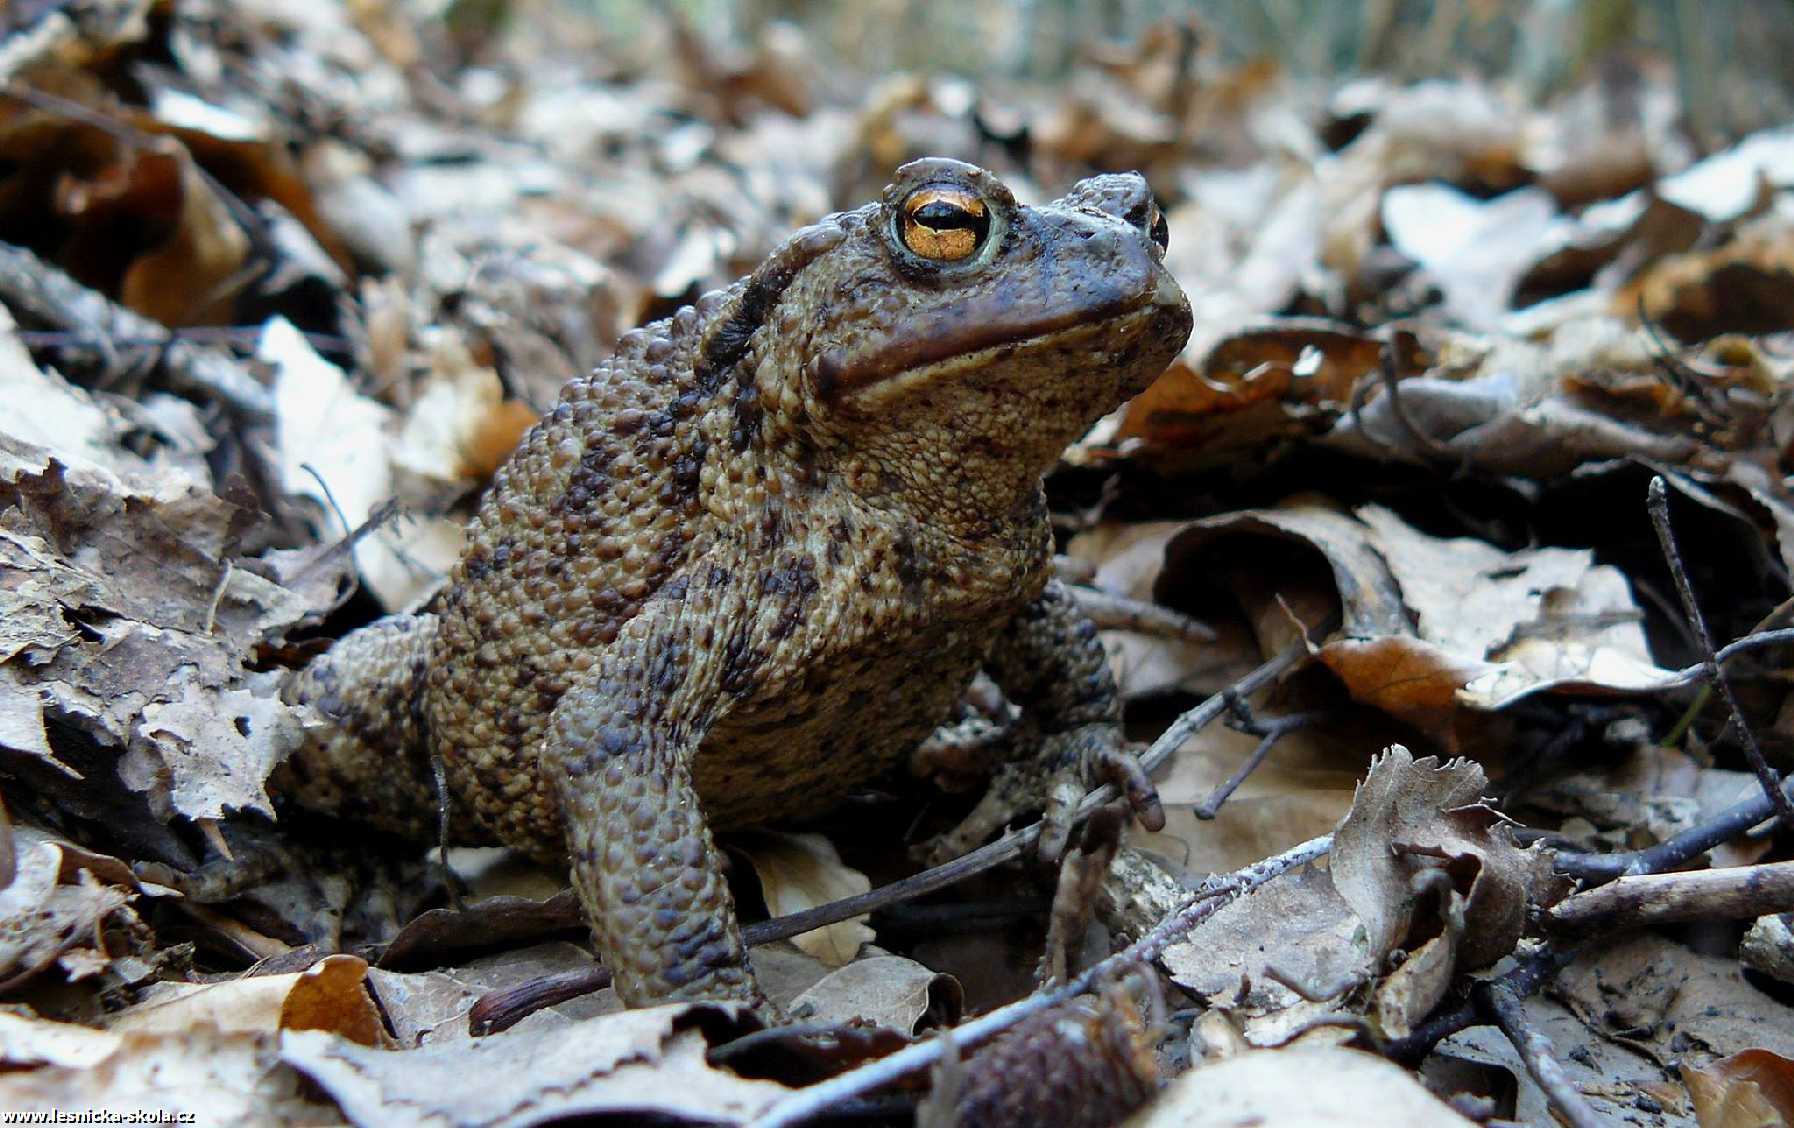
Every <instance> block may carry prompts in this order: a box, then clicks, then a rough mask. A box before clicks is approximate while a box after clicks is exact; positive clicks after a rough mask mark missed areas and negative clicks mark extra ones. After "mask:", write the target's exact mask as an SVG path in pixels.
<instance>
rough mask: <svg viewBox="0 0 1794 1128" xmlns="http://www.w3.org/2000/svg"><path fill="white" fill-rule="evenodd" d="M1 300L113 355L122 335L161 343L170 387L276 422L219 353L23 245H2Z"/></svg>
mask: <svg viewBox="0 0 1794 1128" xmlns="http://www.w3.org/2000/svg"><path fill="white" fill-rule="evenodd" d="M0 301H4V302H5V303H6V304H7V305H8V306H11V307H12V308H13V309H14V310H15V311H17V312H18V313H20V314H22V315H25V316H28V317H30V318H32V319H33V320H36V321H40V322H43V323H45V324H48V325H54V326H56V327H58V328H59V329H62V330H65V331H67V332H70V333H73V334H76V335H78V336H80V337H83V338H85V340H86V341H87V343H88V345H89V347H91V348H94V349H97V350H99V352H100V353H101V355H102V356H110V355H111V349H110V342H111V341H112V340H113V339H115V338H118V337H129V338H132V339H134V340H144V341H160V342H163V349H162V355H161V357H160V361H161V365H160V366H161V369H162V371H163V373H164V375H165V376H166V379H167V384H168V386H169V387H170V388H172V389H174V390H175V391H177V392H180V393H182V394H183V395H189V396H204V397H209V398H212V399H216V400H218V401H219V402H221V403H223V404H225V405H226V406H228V407H229V408H230V409H231V410H233V411H234V412H236V413H237V414H238V415H240V416H242V417H243V418H245V419H247V420H250V421H252V422H257V423H261V422H267V421H269V420H271V419H273V418H274V397H273V394H272V393H270V392H269V391H268V389H267V388H264V387H263V386H262V385H261V383H260V382H258V381H257V380H256V379H255V377H253V376H251V375H250V374H249V372H248V371H247V370H246V369H244V368H243V366H242V365H240V364H238V363H237V361H236V360H235V359H233V358H232V357H230V356H229V355H227V354H226V353H224V352H223V351H221V350H219V349H214V348H209V347H206V346H203V345H198V344H194V343H192V342H190V341H183V340H180V339H179V338H177V337H175V336H174V335H173V334H171V333H170V332H169V330H168V327H167V326H165V325H163V324H161V323H160V322H157V321H152V320H150V319H149V318H147V317H144V316H143V315H141V314H138V313H134V312H132V311H131V310H128V309H126V308H124V307H123V306H121V305H117V304H115V303H114V302H113V301H112V300H111V299H110V298H107V297H106V296H105V295H104V294H102V293H100V292H99V291H97V290H90V289H88V288H87V287H86V286H83V285H82V284H81V283H79V282H77V281H75V280H74V279H73V278H71V277H69V276H68V275H67V274H65V273H63V272H62V271H61V270H59V269H57V268H56V267H54V266H51V265H50V264H49V263H47V262H44V261H43V260H42V259H40V258H38V257H37V256H36V255H34V254H32V253H31V252H30V251H28V250H26V249H25V248H23V247H17V246H13V245H11V244H9V243H0Z"/></svg>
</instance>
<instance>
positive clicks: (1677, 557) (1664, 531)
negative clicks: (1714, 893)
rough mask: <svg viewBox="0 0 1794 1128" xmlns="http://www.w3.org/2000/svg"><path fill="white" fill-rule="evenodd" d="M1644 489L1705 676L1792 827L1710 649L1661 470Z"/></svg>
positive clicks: (1775, 780) (1776, 782)
mask: <svg viewBox="0 0 1794 1128" xmlns="http://www.w3.org/2000/svg"><path fill="white" fill-rule="evenodd" d="M1645 492H1646V498H1647V501H1646V508H1647V509H1648V510H1649V511H1650V514H1651V524H1652V525H1653V526H1655V527H1656V529H1657V540H1658V543H1659V544H1660V545H1661V546H1662V548H1663V558H1664V560H1666V561H1668V563H1669V570H1670V575H1671V576H1673V577H1674V578H1675V581H1676V592H1677V594H1679V595H1680V596H1681V597H1682V607H1683V609H1684V610H1686V611H1687V613H1688V622H1689V624H1690V625H1691V626H1692V627H1693V628H1694V633H1695V635H1696V636H1697V637H1698V638H1699V639H1700V643H1701V649H1702V650H1703V651H1704V652H1705V653H1706V662H1705V664H1704V665H1705V670H1706V675H1707V680H1708V681H1709V682H1710V683H1711V684H1712V685H1713V686H1714V687H1715V688H1716V689H1718V690H1719V695H1720V696H1721V697H1723V698H1724V699H1725V703H1726V708H1728V709H1730V710H1731V712H1732V724H1733V727H1735V728H1736V729H1737V731H1738V739H1739V741H1740V743H1742V744H1743V745H1744V755H1745V758H1746V759H1748V760H1749V761H1750V768H1751V771H1753V772H1755V773H1756V776H1757V781H1758V782H1759V783H1761V784H1762V785H1763V793H1764V794H1765V795H1767V796H1768V797H1769V802H1770V805H1771V806H1772V807H1773V808H1774V809H1775V812H1776V814H1777V815H1778V816H1779V817H1780V818H1781V824H1782V826H1783V827H1785V828H1786V829H1788V830H1794V799H1789V797H1788V796H1787V795H1785V794H1784V793H1783V792H1782V789H1781V776H1779V775H1778V774H1776V771H1775V769H1774V768H1771V767H1770V766H1769V762H1768V761H1767V760H1765V759H1764V758H1763V749H1762V748H1761V747H1759V746H1758V744H1757V735H1756V733H1754V732H1752V731H1751V727H1750V724H1749V723H1748V722H1747V721H1746V720H1745V719H1744V711H1743V710H1742V709H1740V708H1739V707H1738V698H1737V697H1736V696H1735V695H1734V694H1733V693H1732V683H1731V682H1729V681H1727V680H1726V677H1725V674H1724V672H1723V671H1721V670H1720V668H1719V655H1718V654H1717V653H1716V652H1715V651H1714V649H1713V635H1712V632H1710V631H1709V630H1708V629H1707V619H1706V617H1705V616H1704V615H1702V614H1701V608H1700V604H1699V603H1698V602H1696V601H1695V598H1694V585H1693V584H1692V583H1691V582H1690V581H1689V579H1688V569H1687V568H1686V567H1685V566H1684V565H1683V563H1682V554H1681V552H1680V551H1679V550H1678V549H1677V548H1676V535H1675V532H1674V530H1672V529H1671V528H1670V524H1669V487H1668V486H1667V485H1666V484H1665V483H1664V481H1663V476H1662V475H1661V474H1659V475H1656V476H1654V477H1652V479H1651V484H1650V487H1649V488H1648V489H1647V490H1646V491H1645Z"/></svg>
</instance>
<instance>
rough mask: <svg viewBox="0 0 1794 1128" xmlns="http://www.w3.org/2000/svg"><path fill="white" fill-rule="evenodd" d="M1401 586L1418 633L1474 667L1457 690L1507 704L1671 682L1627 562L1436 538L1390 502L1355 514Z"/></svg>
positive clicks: (1469, 700)
mask: <svg viewBox="0 0 1794 1128" xmlns="http://www.w3.org/2000/svg"><path fill="white" fill-rule="evenodd" d="M1354 512H1355V515H1356V516H1357V518H1358V519H1359V520H1360V521H1362V522H1364V524H1365V525H1367V526H1368V527H1369V528H1370V530H1371V534H1370V539H1371V543H1372V544H1373V545H1374V547H1375V548H1376V550H1377V553H1378V555H1379V556H1381V557H1382V558H1383V560H1384V561H1385V562H1386V563H1387V565H1388V567H1389V571H1390V574H1391V575H1392V576H1393V577H1394V579H1395V582H1396V583H1397V584H1398V585H1399V586H1400V588H1401V595H1402V602H1403V604H1404V606H1406V607H1407V608H1408V609H1409V610H1410V611H1411V612H1412V613H1413V616H1414V620H1415V631H1416V633H1417V634H1418V635H1419V636H1420V638H1421V639H1422V640H1424V641H1426V642H1428V643H1430V644H1432V645H1433V646H1436V647H1438V648H1439V649H1440V650H1442V651H1444V652H1446V653H1448V654H1450V655H1452V656H1453V657H1454V658H1455V659H1456V661H1458V662H1459V663H1461V664H1462V665H1463V666H1464V667H1465V668H1466V669H1467V670H1468V669H1472V668H1476V666H1477V665H1479V664H1480V665H1481V666H1482V672H1480V673H1478V674H1477V675H1476V676H1475V677H1473V678H1472V679H1471V680H1470V682H1469V684H1468V685H1466V686H1465V687H1464V689H1463V691H1462V692H1461V693H1460V695H1459V700H1461V701H1463V702H1464V703H1466V704H1473V705H1476V706H1478V707H1481V708H1487V709H1498V708H1501V707H1502V706H1504V705H1507V704H1510V703H1512V702H1513V701H1514V700H1516V699H1518V698H1519V697H1522V696H1524V695H1526V694H1528V693H1533V692H1538V691H1540V690H1545V689H1563V688H1599V689H1608V690H1630V691H1641V690H1648V689H1655V688H1660V687H1662V686H1664V685H1667V684H1669V683H1670V681H1671V679H1672V677H1673V675H1672V673H1671V672H1670V671H1668V670H1663V669H1660V668H1658V667H1657V666H1656V665H1655V664H1654V663H1652V661H1651V658H1650V648H1649V647H1648V645H1647V644H1646V642H1645V636H1644V624H1643V614H1642V612H1641V611H1640V609H1639V607H1638V605H1637V603H1636V602H1635V601H1634V600H1633V598H1632V590H1631V588H1630V586H1629V585H1628V584H1627V582H1626V578H1625V575H1624V574H1623V573H1622V572H1620V570H1619V569H1617V568H1613V567H1609V566H1607V565H1598V564H1596V563H1595V562H1594V553H1593V552H1591V551H1589V550H1586V549H1568V548H1531V549H1522V550H1520V551H1517V552H1505V551H1503V550H1501V549H1499V548H1496V547H1495V546H1494V545H1491V544H1487V543H1485V542H1482V541H1477V540H1472V539H1470V538H1467V537H1452V538H1440V537H1432V536H1428V535H1426V534H1424V533H1421V532H1420V531H1419V530H1417V529H1415V528H1414V527H1413V526H1411V525H1409V524H1407V523H1406V522H1405V521H1403V520H1402V519H1401V518H1400V517H1398V516H1396V515H1395V514H1394V513H1392V512H1390V511H1389V510H1387V509H1384V508H1383V507H1381V506H1377V505H1366V506H1361V507H1360V508H1358V509H1357V510H1355V511H1354Z"/></svg>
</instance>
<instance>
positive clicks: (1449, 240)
mask: <svg viewBox="0 0 1794 1128" xmlns="http://www.w3.org/2000/svg"><path fill="white" fill-rule="evenodd" d="M1556 218H1557V203H1556V201H1554V200H1553V199H1552V198H1551V194H1550V193H1549V192H1546V191H1545V190H1544V189H1543V188H1537V187H1526V188H1520V189H1516V190H1515V191H1512V192H1508V193H1505V194H1503V195H1500V196H1496V197H1494V198H1493V199H1487V200H1479V199H1476V198H1474V197H1472V196H1468V195H1466V194H1465V193H1463V192H1460V191H1458V190H1457V189H1456V188H1453V187H1451V186H1449V185H1446V184H1440V183H1437V182H1433V183H1428V184H1403V185H1397V186H1395V187H1392V188H1390V189H1388V190H1387V191H1386V192H1384V193H1383V206H1382V219H1383V227H1384V229H1385V230H1386V231H1387V232H1388V233H1389V241H1390V242H1391V243H1393V244H1394V245H1395V246H1396V248H1397V249H1398V250H1400V251H1401V252H1402V253H1403V254H1405V255H1407V256H1408V257H1409V258H1411V259H1413V260H1414V261H1415V262H1418V263H1420V264H1421V265H1422V266H1423V267H1425V268H1426V269H1427V270H1428V272H1430V273H1431V274H1432V276H1433V278H1434V279H1435V280H1436V281H1437V282H1438V283H1439V287H1440V289H1441V290H1443V291H1444V293H1445V312H1446V314H1447V315H1448V316H1451V317H1453V318H1454V319H1456V320H1457V321H1458V322H1460V323H1461V324H1463V325H1465V326H1468V327H1470V328H1472V329H1485V328H1489V327H1491V326H1493V325H1494V324H1496V322H1498V321H1499V320H1500V318H1501V315H1502V314H1503V313H1505V312H1506V311H1507V308H1508V302H1509V299H1510V297H1511V296H1512V294H1513V290H1514V284H1515V283H1516V282H1518V281H1519V279H1520V276H1521V275H1522V274H1523V273H1524V272H1525V271H1526V269H1527V268H1528V267H1529V266H1531V265H1532V263H1533V262H1534V260H1535V259H1536V258H1537V257H1538V254H1539V250H1540V248H1541V247H1542V245H1543V244H1544V241H1545V239H1546V238H1547V237H1548V236H1549V235H1550V234H1551V230H1552V227H1553V225H1554V223H1555V221H1556Z"/></svg>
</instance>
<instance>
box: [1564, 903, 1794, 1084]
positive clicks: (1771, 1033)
mask: <svg viewBox="0 0 1794 1128" xmlns="http://www.w3.org/2000/svg"><path fill="white" fill-rule="evenodd" d="M1557 994H1558V997H1560V998H1561V999H1562V1000H1563V1001H1564V1002H1565V1003H1567V1004H1568V1005H1569V1006H1570V1008H1571V1009H1572V1010H1573V1011H1575V1012H1576V1014H1577V1016H1578V1017H1580V1018H1581V1019H1582V1021H1583V1022H1585V1023H1587V1024H1588V1025H1589V1026H1590V1027H1591V1028H1593V1029H1595V1030H1599V1031H1601V1032H1602V1035H1603V1036H1604V1037H1608V1038H1613V1039H1616V1040H1618V1041H1620V1042H1621V1043H1623V1044H1624V1045H1626V1046H1629V1047H1631V1048H1632V1049H1633V1050H1634V1051H1636V1052H1638V1053H1642V1054H1646V1055H1648V1056H1649V1057H1650V1058H1651V1059H1652V1060H1653V1061H1655V1062H1657V1063H1658V1064H1660V1065H1662V1064H1668V1063H1669V1062H1671V1061H1680V1062H1683V1063H1685V1064H1687V1065H1700V1064H1704V1063H1705V1062H1707V1061H1710V1060H1712V1059H1713V1058H1717V1057H1724V1056H1726V1055H1728V1054H1735V1053H1739V1052H1741V1051H1743V1050H1751V1049H1761V1050H1770V1051H1773V1052H1775V1053H1778V1054H1780V1055H1782V1056H1783V1057H1789V1058H1794V1007H1790V1006H1788V1005H1787V1004H1786V1003H1784V1002H1781V1001H1779V1000H1778V999H1776V998H1774V997H1772V996H1771V995H1769V994H1767V993H1766V992H1764V991H1762V990H1760V989H1758V988H1757V987H1755V986H1753V985H1752V983H1751V982H1750V981H1749V980H1748V979H1747V978H1745V975H1744V973H1743V970H1742V969H1741V968H1740V967H1739V966H1738V961H1737V960H1736V959H1735V958H1728V957H1723V956H1709V955H1703V954H1702V953H1699V952H1696V951H1693V950H1691V949H1689V948H1686V947H1684V946H1682V945H1681V944H1678V943H1676V942H1675V941H1674V940H1671V939H1669V938H1667V937H1664V936H1658V935H1654V934H1651V933H1636V934H1632V935H1630V936H1627V937H1625V938H1622V939H1620V940H1617V941H1615V942H1614V943H1611V944H1609V945H1607V946H1605V947H1604V948H1602V949H1600V950H1598V951H1594V952H1590V953H1588V954H1587V955H1586V956H1584V957H1582V958H1579V959H1578V960H1577V961H1576V962H1575V963H1573V964H1571V965H1570V966H1569V967H1567V968H1565V969H1564V971H1563V972H1561V973H1560V974H1559V976H1558V980H1557Z"/></svg>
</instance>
